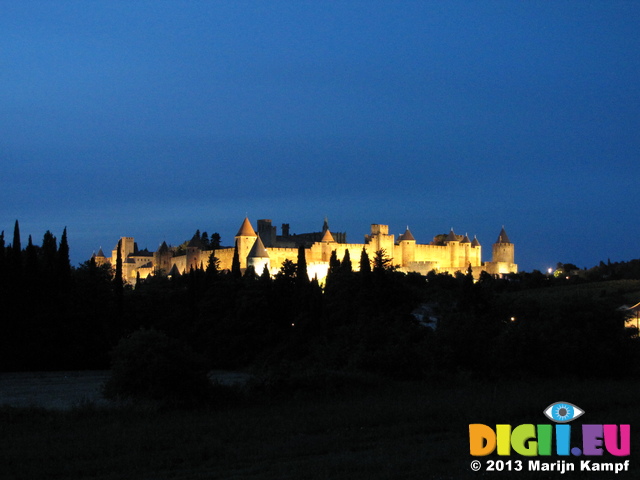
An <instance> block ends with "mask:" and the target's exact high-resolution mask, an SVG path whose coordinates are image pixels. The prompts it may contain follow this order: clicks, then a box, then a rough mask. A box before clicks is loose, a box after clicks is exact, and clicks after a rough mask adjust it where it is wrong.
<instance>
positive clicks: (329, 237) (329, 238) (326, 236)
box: [320, 228, 335, 243]
mask: <svg viewBox="0 0 640 480" xmlns="http://www.w3.org/2000/svg"><path fill="white" fill-rule="evenodd" d="M320 241H321V242H325V243H331V242H333V243H335V240H334V239H333V235H331V232H330V231H329V229H328V228H327V231H326V232H324V235H323V236H322V240H320Z"/></svg>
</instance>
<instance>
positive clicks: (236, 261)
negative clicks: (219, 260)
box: [231, 241, 242, 278]
mask: <svg viewBox="0 0 640 480" xmlns="http://www.w3.org/2000/svg"><path fill="white" fill-rule="evenodd" d="M231 275H232V276H233V277H234V278H240V277H242V270H241V269H240V253H239V252H238V242H237V241H236V246H235V247H234V249H233V260H232V261H231Z"/></svg>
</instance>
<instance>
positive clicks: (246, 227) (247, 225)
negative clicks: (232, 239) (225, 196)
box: [236, 217, 257, 237]
mask: <svg viewBox="0 0 640 480" xmlns="http://www.w3.org/2000/svg"><path fill="white" fill-rule="evenodd" d="M255 236H257V235H256V232H255V230H254V229H253V227H252V226H251V222H250V221H249V219H248V218H247V217H244V222H242V225H241V226H240V230H238V233H236V237H255Z"/></svg>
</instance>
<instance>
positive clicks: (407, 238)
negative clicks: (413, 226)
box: [398, 225, 416, 242]
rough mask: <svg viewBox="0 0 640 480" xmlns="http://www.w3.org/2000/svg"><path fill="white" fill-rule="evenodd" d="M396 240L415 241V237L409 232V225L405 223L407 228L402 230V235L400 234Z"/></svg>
mask: <svg viewBox="0 0 640 480" xmlns="http://www.w3.org/2000/svg"><path fill="white" fill-rule="evenodd" d="M398 241H400V242H404V241H414V242H415V241H416V239H415V238H414V237H413V234H412V233H411V230H409V226H408V225H407V229H406V230H405V231H404V233H403V234H402V235H400V238H398Z"/></svg>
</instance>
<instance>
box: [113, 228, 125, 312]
mask: <svg viewBox="0 0 640 480" xmlns="http://www.w3.org/2000/svg"><path fill="white" fill-rule="evenodd" d="M113 292H114V293H115V296H116V306H117V312H118V314H119V315H120V316H121V315H122V313H123V312H124V303H123V302H124V279H123V278H122V240H118V246H117V253H116V275H115V277H114V278H113Z"/></svg>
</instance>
